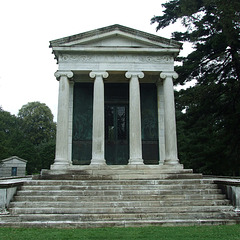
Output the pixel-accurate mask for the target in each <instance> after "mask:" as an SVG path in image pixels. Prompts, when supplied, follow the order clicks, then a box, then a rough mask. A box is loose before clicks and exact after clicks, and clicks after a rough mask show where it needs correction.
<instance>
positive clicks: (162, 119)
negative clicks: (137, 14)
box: [50, 25, 182, 170]
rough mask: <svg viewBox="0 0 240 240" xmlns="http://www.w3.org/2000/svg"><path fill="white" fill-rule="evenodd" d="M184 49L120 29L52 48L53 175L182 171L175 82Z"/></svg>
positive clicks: (66, 40) (57, 42)
mask: <svg viewBox="0 0 240 240" xmlns="http://www.w3.org/2000/svg"><path fill="white" fill-rule="evenodd" d="M181 46H182V45H181V44H180V43H178V42H176V41H173V40H169V39H165V38H162V37H159V36H156V35H153V34H149V33H146V32H142V31H138V30H135V29H132V28H128V27H125V26H121V25H112V26H108V27H103V28H100V29H96V30H93V31H88V32H84V33H80V34H77V35H74V36H70V37H65V38H61V39H57V40H54V41H51V42H50V47H51V48H52V50H53V54H54V55H55V58H56V59H57V62H58V71H57V72H56V73H55V76H56V78H57V79H58V81H59V100H58V119H57V140H56V156H55V160H54V164H53V165H52V166H51V169H52V170H61V169H68V168H69V167H71V168H73V167H74V165H143V164H145V165H150V164H151V165H153V164H155V165H176V166H177V165H179V160H178V154H177V139H176V122H175V103H174V91H173V80H174V79H176V78H177V76H178V75H177V73H176V72H175V71H174V59H175V57H176V56H177V55H178V54H179V51H180V49H181Z"/></svg>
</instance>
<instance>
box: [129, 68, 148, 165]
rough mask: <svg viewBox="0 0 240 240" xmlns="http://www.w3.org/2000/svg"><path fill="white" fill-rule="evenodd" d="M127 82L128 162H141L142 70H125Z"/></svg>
mask: <svg viewBox="0 0 240 240" xmlns="http://www.w3.org/2000/svg"><path fill="white" fill-rule="evenodd" d="M125 76H126V77H127V78H130V83H129V141H130V145H129V150H130V157H129V164H143V159H142V132H141V107H140V86H139V80H138V79H139V78H143V77H144V74H143V72H130V71H129V72H126V74H125Z"/></svg>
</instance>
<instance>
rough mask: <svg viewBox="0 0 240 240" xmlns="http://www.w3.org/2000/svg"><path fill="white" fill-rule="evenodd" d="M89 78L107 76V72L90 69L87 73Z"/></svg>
mask: <svg viewBox="0 0 240 240" xmlns="http://www.w3.org/2000/svg"><path fill="white" fill-rule="evenodd" d="M89 76H90V78H96V77H102V78H107V77H108V76H109V74H108V72H105V71H92V72H90V73H89Z"/></svg>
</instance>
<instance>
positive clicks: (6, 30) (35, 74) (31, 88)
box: [0, 0, 177, 121]
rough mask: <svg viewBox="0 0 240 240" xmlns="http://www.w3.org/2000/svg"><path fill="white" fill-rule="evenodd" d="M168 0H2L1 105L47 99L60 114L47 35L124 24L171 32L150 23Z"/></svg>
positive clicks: (15, 108)
mask: <svg viewBox="0 0 240 240" xmlns="http://www.w3.org/2000/svg"><path fill="white" fill-rule="evenodd" d="M164 2H166V0H147V1H140V0H118V1H114V0H1V1H0V26H1V27H0V106H2V108H3V110H5V111H8V112H11V113H12V114H15V115H16V114H17V113H18V110H19V109H20V108H21V107H22V106H23V105H24V104H27V103H28V102H32V101H40V102H42V103H45V104H46V105H47V106H48V107H50V109H51V110H52V113H53V114H54V116H55V121H56V115H57V101H58V82H57V80H56V79H55V77H54V73H55V72H56V71H57V68H58V66H57V64H56V60H55V59H54V55H53V54H52V53H51V49H50V48H49V41H51V40H55V39H58V38H62V37H66V36H70V35H73V34H78V33H81V32H85V31H89V30H93V29H96V28H101V27H105V26H108V25H112V24H121V25H124V26H127V27H131V28H135V29H138V30H141V31H145V32H149V33H152V34H156V35H159V36H162V37H166V38H170V36H171V32H172V31H176V30H177V29H176V28H177V27H176V26H175V27H173V28H171V30H165V29H164V30H161V31H158V32H157V33H156V30H155V29H156V26H157V25H156V24H154V25H150V19H151V18H152V17H153V16H154V15H156V16H157V15H160V14H161V11H162V7H161V4H162V3H164Z"/></svg>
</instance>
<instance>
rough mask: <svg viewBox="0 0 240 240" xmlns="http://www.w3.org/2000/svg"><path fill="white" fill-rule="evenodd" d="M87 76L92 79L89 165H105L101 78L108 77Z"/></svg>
mask: <svg viewBox="0 0 240 240" xmlns="http://www.w3.org/2000/svg"><path fill="white" fill-rule="evenodd" d="M89 76H90V77H91V78H95V79H94V90H93V134H92V160H91V164H100V165H104V164H106V160H105V157H104V147H105V145H104V138H105V130H104V129H105V124H104V83H103V78H107V77H108V73H107V72H104V71H94V72H90V74H89Z"/></svg>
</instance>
